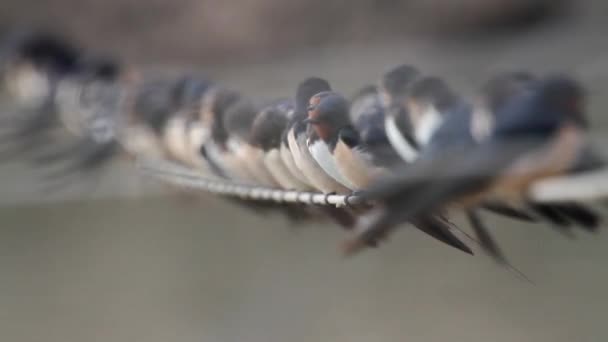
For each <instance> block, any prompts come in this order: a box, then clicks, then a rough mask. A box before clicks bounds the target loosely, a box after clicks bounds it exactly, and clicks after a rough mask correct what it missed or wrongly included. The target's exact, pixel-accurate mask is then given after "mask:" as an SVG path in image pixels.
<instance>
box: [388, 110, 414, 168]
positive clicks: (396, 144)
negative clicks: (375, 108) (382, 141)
mask: <svg viewBox="0 0 608 342" xmlns="http://www.w3.org/2000/svg"><path fill="white" fill-rule="evenodd" d="M384 129H385V131H386V136H387V138H388V141H389V142H390V143H391V146H392V147H393V149H395V152H397V154H398V155H399V156H400V157H401V159H403V160H405V161H406V162H408V163H411V162H413V161H414V160H416V158H417V157H418V151H417V150H416V149H415V148H414V147H413V146H412V145H411V144H410V143H409V142H408V141H407V139H405V138H404V137H403V135H402V134H401V132H400V131H399V128H398V127H397V123H396V122H395V118H394V117H393V116H391V115H387V116H386V118H385V119H384Z"/></svg>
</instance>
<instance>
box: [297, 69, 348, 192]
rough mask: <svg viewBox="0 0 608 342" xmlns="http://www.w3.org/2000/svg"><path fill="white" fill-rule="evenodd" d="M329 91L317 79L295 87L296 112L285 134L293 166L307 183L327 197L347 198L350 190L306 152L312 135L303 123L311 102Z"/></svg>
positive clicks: (311, 79)
mask: <svg viewBox="0 0 608 342" xmlns="http://www.w3.org/2000/svg"><path fill="white" fill-rule="evenodd" d="M329 90H331V88H330V86H329V83H328V82H327V81H325V80H323V79H320V78H314V77H313V78H308V79H306V80H304V81H302V82H301V83H300V84H299V85H298V89H297V91H296V97H295V99H296V109H295V112H294V116H293V123H292V125H291V126H290V127H289V130H288V132H287V142H288V146H289V151H290V152H291V154H292V156H293V160H294V164H295V166H296V167H297V169H299V170H300V172H301V173H302V174H303V175H304V176H305V177H306V179H308V181H309V183H310V184H311V185H313V187H314V188H315V189H316V190H318V191H321V192H323V193H326V194H331V193H338V194H349V193H350V192H351V189H350V188H348V187H346V186H344V185H343V184H342V183H340V182H339V181H337V180H336V179H334V178H333V177H332V176H331V175H330V174H328V173H327V172H326V171H325V170H324V169H323V168H322V167H321V165H319V163H318V162H317V161H316V160H315V158H314V156H313V155H312V154H311V150H310V149H309V145H310V144H309V142H310V140H311V138H313V139H315V137H314V136H313V137H311V136H309V133H312V132H311V131H310V130H308V129H307V124H306V122H304V121H305V120H306V119H307V117H308V104H309V100H310V98H311V97H312V96H313V95H315V94H317V93H320V92H323V91H329Z"/></svg>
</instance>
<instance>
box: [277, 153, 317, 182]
mask: <svg viewBox="0 0 608 342" xmlns="http://www.w3.org/2000/svg"><path fill="white" fill-rule="evenodd" d="M279 152H280V153H281V160H282V161H283V164H284V165H285V167H287V170H289V172H290V173H291V175H292V176H293V177H294V178H296V179H297V180H298V181H299V182H301V183H303V184H306V186H307V187H308V188H309V190H310V189H312V187H311V185H310V182H309V180H308V178H306V176H304V174H303V173H302V171H300V169H298V167H297V166H296V163H295V161H294V159H293V156H292V155H291V151H290V150H289V147H287V146H285V145H284V144H281V149H280V151H279Z"/></svg>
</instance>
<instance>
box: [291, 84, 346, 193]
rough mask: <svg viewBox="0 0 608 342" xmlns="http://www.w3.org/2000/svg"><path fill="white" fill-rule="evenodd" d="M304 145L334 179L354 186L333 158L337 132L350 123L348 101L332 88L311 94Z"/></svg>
mask: <svg viewBox="0 0 608 342" xmlns="http://www.w3.org/2000/svg"><path fill="white" fill-rule="evenodd" d="M303 122H305V123H306V124H307V136H308V137H307V140H306V145H307V146H308V151H309V152H310V155H311V156H312V157H313V159H314V160H315V161H316V163H317V164H318V165H319V166H320V167H321V169H323V171H325V173H326V174H328V175H329V176H331V178H333V179H334V180H335V181H337V182H338V183H340V184H342V185H343V186H345V187H347V188H348V189H350V190H355V189H356V186H355V185H354V184H353V183H352V182H351V181H350V180H349V179H348V178H347V177H345V176H344V175H343V174H342V172H341V171H340V169H339V166H338V164H337V162H336V160H335V159H334V154H333V153H334V150H335V148H336V144H337V142H338V132H339V131H340V130H341V129H343V128H346V127H347V126H351V123H350V118H349V111H348V102H347V101H346V100H345V99H344V98H343V97H341V96H339V95H336V94H335V93H333V92H329V91H328V92H321V93H319V94H316V95H314V96H313V97H311V98H310V105H309V107H308V117H307V118H306V119H305V120H304V121H303Z"/></svg>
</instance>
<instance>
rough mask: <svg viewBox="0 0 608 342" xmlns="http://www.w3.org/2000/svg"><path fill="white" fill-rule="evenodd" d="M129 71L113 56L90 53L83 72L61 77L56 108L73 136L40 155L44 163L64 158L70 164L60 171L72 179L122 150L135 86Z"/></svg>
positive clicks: (41, 163) (39, 160)
mask: <svg viewBox="0 0 608 342" xmlns="http://www.w3.org/2000/svg"><path fill="white" fill-rule="evenodd" d="M126 73H127V72H126V69H125V68H121V67H120V66H119V64H118V62H116V61H114V60H112V59H108V58H100V57H94V56H87V57H85V58H83V60H82V62H81V67H80V69H79V71H78V73H77V74H75V75H69V76H65V77H63V78H62V79H61V80H60V81H59V82H58V83H57V86H56V89H55V92H54V100H53V104H54V110H55V112H56V115H57V117H58V119H59V123H60V124H61V125H62V126H63V128H64V129H66V130H67V131H68V132H69V133H71V139H70V140H71V141H70V142H69V144H68V145H67V146H61V147H56V146H53V147H52V149H48V150H47V151H45V152H44V153H42V154H40V155H38V156H36V157H35V158H34V162H35V163H36V164H37V165H38V166H41V165H42V166H46V165H45V164H49V163H51V164H52V163H59V162H62V161H63V162H64V164H65V165H64V166H63V167H62V168H61V169H58V170H56V171H55V172H54V174H55V175H57V176H62V177H63V178H64V179H65V180H66V181H67V180H69V178H71V177H70V176H72V175H75V174H84V171H95V170H98V169H100V167H101V166H102V165H104V164H105V163H106V162H107V161H109V160H110V159H112V158H113V157H114V156H115V155H116V154H117V152H118V150H119V149H118V144H119V141H118V140H119V137H120V135H121V129H122V128H121V123H122V119H123V114H124V110H125V106H126V99H127V93H128V92H129V90H130V89H129V86H130V83H129V82H128V80H126V79H125V74H126ZM53 145H55V144H53ZM51 178H52V177H51Z"/></svg>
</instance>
